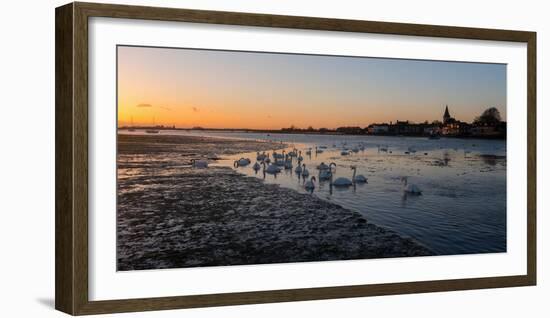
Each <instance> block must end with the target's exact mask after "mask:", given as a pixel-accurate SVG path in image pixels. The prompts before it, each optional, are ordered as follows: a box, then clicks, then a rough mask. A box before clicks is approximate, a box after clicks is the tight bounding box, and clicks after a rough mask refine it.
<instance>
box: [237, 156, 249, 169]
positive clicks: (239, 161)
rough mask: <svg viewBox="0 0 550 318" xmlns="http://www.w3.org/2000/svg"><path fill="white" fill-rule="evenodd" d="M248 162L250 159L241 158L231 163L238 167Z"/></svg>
mask: <svg viewBox="0 0 550 318" xmlns="http://www.w3.org/2000/svg"><path fill="white" fill-rule="evenodd" d="M249 164H250V159H248V158H246V159H245V158H241V159H239V160H235V162H234V163H233V166H234V167H235V168H238V167H244V166H246V165H249Z"/></svg>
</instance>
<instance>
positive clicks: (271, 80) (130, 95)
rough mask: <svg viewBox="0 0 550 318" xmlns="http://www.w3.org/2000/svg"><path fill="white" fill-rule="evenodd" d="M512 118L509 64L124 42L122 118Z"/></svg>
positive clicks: (259, 123) (193, 121)
mask: <svg viewBox="0 0 550 318" xmlns="http://www.w3.org/2000/svg"><path fill="white" fill-rule="evenodd" d="M446 104H448V105H449V110H450V112H451V116H453V117H455V118H456V119H458V120H462V121H467V122H471V121H472V120H473V119H474V117H475V116H478V115H479V114H480V113H481V112H482V111H483V110H484V109H486V108H488V107H492V106H494V107H497V108H498V109H499V110H500V112H501V115H502V118H503V120H506V65H503V64H481V63H458V62H436V61H418V60H399V59H382V58H365V57H340V56H319V55H296V54H273V53H254V52H230V51H211V50H191V49H164V48H144V47H127V46H119V47H118V120H119V126H124V125H130V124H131V122H132V121H133V124H134V125H151V124H152V123H153V121H154V122H155V123H156V124H158V125H176V126H177V127H183V128H187V127H194V126H202V127H207V128H250V129H280V128H283V127H290V126H291V125H294V126H296V127H300V128H307V127H308V126H313V127H314V128H321V127H325V128H336V127H340V126H361V127H366V126H367V125H369V124H371V123H377V122H390V121H394V122H395V121H396V120H411V121H413V122H424V121H425V120H428V121H430V122H431V121H433V120H436V119H437V120H441V117H442V115H443V111H444V109H445V105H446Z"/></svg>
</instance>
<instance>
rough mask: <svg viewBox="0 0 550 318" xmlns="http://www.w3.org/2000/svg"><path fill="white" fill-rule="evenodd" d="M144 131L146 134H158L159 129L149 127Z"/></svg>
mask: <svg viewBox="0 0 550 318" xmlns="http://www.w3.org/2000/svg"><path fill="white" fill-rule="evenodd" d="M153 127H155V117H153ZM145 132H146V133H148V134H158V133H159V130H158V129H153V128H149V129H147V130H145Z"/></svg>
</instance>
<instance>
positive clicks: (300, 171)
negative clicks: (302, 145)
mask: <svg viewBox="0 0 550 318" xmlns="http://www.w3.org/2000/svg"><path fill="white" fill-rule="evenodd" d="M294 172H296V173H297V174H302V160H300V159H299V158H298V165H297V167H296V169H294Z"/></svg>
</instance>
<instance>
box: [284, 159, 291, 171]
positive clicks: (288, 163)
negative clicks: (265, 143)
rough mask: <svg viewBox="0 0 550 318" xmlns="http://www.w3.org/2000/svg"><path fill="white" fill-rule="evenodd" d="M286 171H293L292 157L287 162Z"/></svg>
mask: <svg viewBox="0 0 550 318" xmlns="http://www.w3.org/2000/svg"><path fill="white" fill-rule="evenodd" d="M284 165H285V169H292V159H291V158H290V156H288V158H287V159H286V160H285V164H284Z"/></svg>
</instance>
